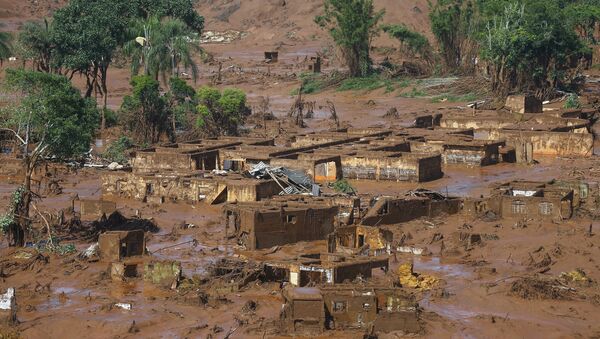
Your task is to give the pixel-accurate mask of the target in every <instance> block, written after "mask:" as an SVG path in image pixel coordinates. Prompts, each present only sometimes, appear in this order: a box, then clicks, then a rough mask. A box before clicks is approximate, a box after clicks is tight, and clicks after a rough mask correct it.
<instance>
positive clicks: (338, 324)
mask: <svg viewBox="0 0 600 339" xmlns="http://www.w3.org/2000/svg"><path fill="white" fill-rule="evenodd" d="M282 294H283V298H284V302H285V304H284V306H283V309H282V317H281V318H282V321H283V322H282V325H283V326H284V329H285V330H286V331H287V332H292V333H293V332H295V333H301V332H322V331H324V330H351V329H361V330H368V331H371V330H372V331H376V332H386V333H387V332H392V331H403V332H406V333H416V332H419V331H420V329H421V325H420V324H419V312H418V303H417V301H416V298H415V296H414V295H412V294H410V293H408V292H406V291H404V290H402V289H401V288H395V287H385V286H373V285H367V286H356V285H336V286H335V287H327V286H322V287H312V288H307V287H295V288H286V289H284V290H283V292H282Z"/></svg>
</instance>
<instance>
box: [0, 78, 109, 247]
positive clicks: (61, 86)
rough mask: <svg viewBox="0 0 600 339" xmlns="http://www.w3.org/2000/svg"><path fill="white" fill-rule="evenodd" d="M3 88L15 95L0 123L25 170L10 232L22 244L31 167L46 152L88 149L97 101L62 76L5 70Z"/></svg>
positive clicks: (79, 152)
mask: <svg viewBox="0 0 600 339" xmlns="http://www.w3.org/2000/svg"><path fill="white" fill-rule="evenodd" d="M6 89H7V90H8V91H10V92H12V93H13V94H14V96H13V97H14V102H11V104H10V105H9V106H8V107H5V108H3V110H2V111H1V113H2V119H0V124H2V129H3V130H4V131H7V132H10V133H12V134H13V135H14V136H15V139H16V140H17V141H18V142H19V143H20V145H21V148H22V154H23V167H24V170H25V181H24V183H23V188H22V190H23V191H22V194H20V195H19V201H18V204H17V206H16V208H15V209H14V215H13V218H12V221H13V222H12V223H10V225H9V226H10V227H9V233H10V235H11V237H12V242H11V244H13V245H17V246H22V245H23V244H24V240H25V234H26V230H27V228H28V225H29V220H30V219H29V207H30V204H31V201H32V198H33V196H32V193H31V177H32V174H33V171H34V170H35V168H36V167H37V166H38V165H39V164H40V162H42V161H44V159H46V158H47V157H49V156H54V157H57V158H59V159H65V158H71V157H77V156H81V155H83V154H85V153H86V152H88V150H89V147H90V143H91V141H92V137H93V134H94V130H95V129H96V128H97V126H98V111H97V109H96V104H95V102H93V101H92V100H89V99H85V98H82V96H81V93H80V92H79V90H77V89H76V88H74V87H73V86H72V84H71V82H70V81H69V80H68V79H67V78H65V77H63V76H60V75H54V74H48V73H43V72H35V71H27V70H23V69H8V70H7V71H6Z"/></svg>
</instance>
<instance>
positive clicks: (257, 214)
mask: <svg viewBox="0 0 600 339" xmlns="http://www.w3.org/2000/svg"><path fill="white" fill-rule="evenodd" d="M337 214H338V207H337V206H333V207H322V208H318V207H315V208H306V209H287V210H286V209H285V208H284V209H276V208H274V209H273V210H251V209H243V210H241V211H240V232H239V233H238V234H242V233H247V235H244V236H243V237H244V238H246V239H247V240H245V245H246V248H248V249H261V248H269V247H272V246H276V245H285V244H292V243H296V242H299V241H313V240H324V239H326V237H327V235H328V234H329V233H331V232H333V221H334V218H335V216H336V215H337Z"/></svg>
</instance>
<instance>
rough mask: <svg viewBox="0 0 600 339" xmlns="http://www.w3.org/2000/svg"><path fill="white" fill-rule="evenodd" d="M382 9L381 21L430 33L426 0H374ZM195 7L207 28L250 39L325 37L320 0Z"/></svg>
mask: <svg viewBox="0 0 600 339" xmlns="http://www.w3.org/2000/svg"><path fill="white" fill-rule="evenodd" d="M375 5H376V8H377V10H379V9H385V11H386V14H385V16H384V19H383V22H384V23H404V24H406V25H407V26H408V27H410V28H412V29H414V30H416V31H418V32H421V33H424V34H426V35H427V36H429V37H431V33H430V30H429V20H428V4H427V1H426V0H408V1H397V0H375ZM198 11H199V12H200V13H201V14H202V15H204V16H205V18H206V29H207V30H220V31H222V30H228V29H233V30H240V31H245V32H247V33H248V37H247V40H250V41H253V42H257V43H258V42H262V43H265V44H268V43H273V44H276V43H279V42H286V43H289V42H303V41H311V40H321V39H323V38H327V37H328V36H327V32H325V31H324V30H322V29H320V28H319V27H318V26H317V25H316V24H315V23H314V17H315V16H316V15H319V14H320V13H322V11H323V1H322V0H305V1H290V0H243V1H242V0H200V1H199V2H198Z"/></svg>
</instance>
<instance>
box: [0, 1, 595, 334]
mask: <svg viewBox="0 0 600 339" xmlns="http://www.w3.org/2000/svg"><path fill="white" fill-rule="evenodd" d="M266 2H268V3H269V4H268V6H267V7H266V9H265V8H261V7H262V5H263V4H264V3H266ZM282 2H283V3H286V6H285V7H286V8H283V9H278V7H277V6H278V4H279V6H280V4H281V3H282ZM319 2H320V1H316V0H310V1H302V2H301V1H258V0H252V1H242V2H241V7H240V8H239V9H236V10H235V11H234V12H233V13H232V14H231V15H230V16H229V18H227V20H223V18H222V14H223V13H224V11H226V10H227V8H226V7H227V4H228V3H231V2H230V1H200V5H199V6H200V7H199V8H200V10H201V13H203V14H204V13H207V25H206V28H207V29H208V30H214V31H224V30H227V29H234V30H239V31H246V32H249V35H248V37H247V38H244V39H242V40H239V41H234V42H233V43H230V44H207V45H205V46H204V48H205V49H206V50H207V51H208V52H209V53H211V54H212V55H214V57H215V60H216V62H214V63H212V64H207V65H203V66H202V74H201V78H200V79H199V81H198V83H197V84H196V85H195V86H199V85H202V84H209V83H211V80H210V78H211V77H213V76H214V75H215V74H217V72H218V69H219V66H218V63H217V62H218V61H220V62H221V63H222V69H223V70H225V71H224V73H223V80H222V83H221V84H218V86H220V87H228V86H236V87H239V88H242V89H244V90H245V91H247V92H248V96H249V100H250V101H251V103H252V104H256V103H257V102H258V100H259V97H269V99H270V103H271V110H272V111H273V112H274V114H275V115H276V116H277V117H280V118H284V117H285V115H286V113H287V111H288V110H289V108H290V106H291V105H292V103H293V102H294V100H295V97H294V96H292V95H291V94H290V93H291V92H292V91H293V90H294V89H296V88H298V86H299V81H298V79H297V75H298V74H300V73H301V72H303V71H304V70H305V65H303V64H302V60H303V59H304V58H305V57H307V56H308V57H310V56H313V55H314V54H315V53H316V52H318V51H322V50H323V49H324V48H326V47H327V46H329V45H330V44H331V42H330V41H329V40H328V38H327V37H326V33H325V32H323V31H321V30H319V29H318V28H316V27H314V25H312V24H311V23H312V18H313V16H314V13H316V12H317V9H318V8H319ZM59 3H60V2H59ZM54 4H55V2H52V1H39V2H38V1H23V2H21V1H12V0H1V1H0V18H1V20H2V22H3V23H4V24H5V26H4V27H2V29H4V30H10V31H15V30H17V29H18V27H19V25H20V24H21V23H22V22H24V21H26V20H28V19H31V18H40V17H43V16H46V15H48V13H49V12H50V11H51V10H52V8H55V5H54ZM376 4H377V6H379V7H386V8H387V9H388V15H387V16H386V17H387V18H389V20H390V21H393V20H395V21H401V22H406V23H408V24H409V26H411V27H414V28H417V29H419V30H421V31H422V32H424V33H426V34H430V33H429V32H428V29H427V27H426V24H425V22H426V20H427V6H426V4H425V2H424V1H402V2H401V4H398V2H397V1H395V0H386V1H383V0H382V1H376ZM58 5H60V4H57V5H56V6H58ZM415 7H417V9H415ZM219 17H221V19H220V18H219ZM386 43H387V44H391V43H390V42H389V41H387V42H386V40H385V38H382V39H380V40H377V42H376V44H378V45H380V46H384V45H385V44H386ZM277 46H280V47H281V48H280V49H279V53H280V62H279V63H277V64H274V65H267V64H265V63H264V62H263V60H262V55H263V52H264V51H266V50H270V49H273V48H275V47H277ZM376 58H382V56H381V55H376ZM6 67H11V65H10V64H7V63H5V65H4V66H3V68H6ZM339 67H340V66H339V63H338V62H335V61H333V60H332V61H331V62H330V63H328V64H326V65H325V68H324V71H325V72H328V71H331V70H333V69H336V68H339ZM3 68H0V71H2V73H3ZM240 69H241V70H240ZM1 77H2V76H0V78H1ZM75 79H76V83H77V84H78V85H82V84H83V82H82V79H77V77H76V78H75ZM109 79H110V84H109V90H110V94H109V100H108V102H109V107H110V108H112V109H118V107H119V106H120V104H121V102H122V98H123V96H124V95H127V94H128V93H129V84H128V83H129V79H130V72H129V70H128V69H127V68H121V69H118V68H114V67H113V68H111V70H110V72H109ZM398 94H399V93H398V92H394V93H385V91H384V90H383V89H379V90H376V91H371V92H338V91H335V90H327V91H324V92H321V93H318V94H311V95H308V96H307V100H311V101H316V102H317V104H316V107H317V110H316V111H315V118H314V119H310V120H307V121H306V123H307V125H308V127H307V128H305V129H301V130H299V131H301V132H308V131H314V130H325V129H328V128H330V127H331V124H332V122H331V121H330V120H329V119H328V114H329V112H328V111H327V108H326V107H327V106H326V100H331V101H333V102H334V103H335V105H336V108H337V112H338V115H339V118H340V120H341V121H343V122H347V123H350V124H351V125H352V126H354V127H368V126H374V125H384V124H385V125H387V124H390V120H389V119H386V118H384V117H383V116H384V114H385V113H386V112H387V111H388V110H389V108H390V107H396V108H397V110H398V118H397V119H395V120H394V121H393V124H394V125H396V126H407V125H410V124H411V123H412V121H413V120H414V118H415V117H416V115H417V114H419V113H422V112H424V111H436V110H443V109H445V108H449V107H454V106H460V105H464V103H432V102H431V100H430V99H429V98H404V97H400V96H398ZM297 132H298V130H297ZM536 160H537V161H538V163H536V164H534V165H516V164H498V165H494V166H488V167H483V168H468V169H465V168H455V167H452V166H447V167H445V168H444V173H445V176H444V178H442V179H440V180H436V181H433V182H430V183H424V184H409V183H395V182H385V181H382V182H374V181H351V184H352V185H353V186H354V187H356V188H357V190H358V191H359V192H360V193H361V194H369V195H386V194H387V195H396V194H399V193H401V192H404V191H407V190H411V189H415V188H417V187H424V188H428V189H433V190H437V191H439V192H441V193H447V194H448V195H457V196H463V197H468V196H470V197H478V196H480V195H485V194H487V193H489V188H490V186H491V185H492V184H497V183H502V182H507V181H510V180H515V179H523V180H537V181H547V180H550V179H553V178H563V179H572V178H580V179H585V180H586V181H588V182H589V183H590V184H591V185H595V186H597V185H598V184H597V183H598V182H600V181H599V178H600V172H598V171H597V170H596V169H597V168H598V166H599V165H600V161H598V159H597V158H596V157H593V158H590V159H567V158H556V157H552V158H539V159H536ZM100 171H101V170H94V169H83V170H79V171H77V173H72V174H67V175H64V176H62V177H61V178H60V179H61V186H62V188H63V191H62V194H60V195H57V196H53V197H45V198H43V199H42V200H41V201H39V202H38V203H37V204H38V208H40V209H41V210H45V211H51V212H54V213H57V212H58V211H60V210H61V209H63V208H65V207H67V206H69V205H70V203H71V199H72V198H73V197H74V196H75V195H77V196H78V197H79V198H96V199H98V198H100V197H101V189H100V176H99V174H100ZM16 187H17V185H16V184H15V183H14V182H9V181H8V180H2V179H0V210H2V211H3V210H4V209H5V208H6V207H7V206H8V203H9V202H8V200H9V196H10V194H11V192H12V191H13V190H14V189H15V188H16ZM116 203H117V207H118V209H119V211H120V212H122V213H123V214H124V215H130V216H131V215H136V214H137V215H141V216H142V217H145V218H152V220H153V221H154V222H155V223H156V224H157V225H159V226H160V228H161V230H160V232H159V233H157V234H152V235H149V237H148V239H147V247H148V250H149V251H150V252H151V253H153V255H154V256H156V257H157V258H159V259H169V260H178V261H180V262H181V263H182V266H183V273H184V275H185V276H187V277H192V276H194V275H202V274H205V273H206V270H207V267H208V266H209V265H210V264H211V263H214V262H216V261H217V260H219V259H221V258H230V257H236V258H247V257H252V258H255V259H276V258H278V257H280V256H283V255H285V254H293V253H302V252H318V251H325V250H326V245H325V243H324V242H315V243H300V244H295V245H286V246H282V247H281V249H279V251H277V252H276V253H269V251H256V252H254V253H248V252H245V251H242V250H241V249H239V247H238V246H237V245H236V244H235V240H228V239H226V238H225V236H224V235H225V221H224V219H223V216H222V212H221V207H220V206H206V205H203V204H198V205H194V206H192V205H186V204H171V203H166V204H163V205H160V206H152V205H149V204H146V203H142V202H139V201H132V200H116ZM182 224H192V225H194V227H192V228H187V229H182V228H181V227H180V225H182ZM590 224H591V225H593V227H592V229H593V230H595V231H594V232H595V233H597V234H595V235H594V234H592V235H590V234H589V229H590ZM388 229H390V230H392V231H393V232H394V235H395V237H394V238H395V239H398V238H400V237H401V236H402V235H408V234H409V235H410V236H409V237H408V239H409V240H407V242H406V244H407V245H411V246H415V247H426V248H427V249H428V250H430V251H431V253H432V254H431V255H430V256H414V255H409V254H398V255H397V256H396V258H395V259H392V265H391V271H395V270H396V268H397V267H398V265H399V264H400V263H403V262H406V261H413V262H414V268H415V271H417V272H420V273H426V274H431V275H434V276H435V277H438V278H440V279H442V280H443V281H444V284H443V285H442V286H441V287H440V288H437V289H435V290H432V291H428V292H423V293H422V295H421V296H420V301H419V302H420V306H421V307H422V308H423V311H424V313H423V318H424V322H425V329H424V332H423V333H422V334H419V335H418V336H419V337H428V338H506V337H509V338H512V337H523V338H590V337H598V336H600V312H598V310H599V307H600V306H599V305H600V290H599V289H598V285H597V283H596V282H598V281H600V267H599V266H598V265H599V263H598V262H597V261H598V260H599V259H598V258H600V247H599V246H600V241H599V239H600V238H599V237H600V234H598V233H600V223H598V222H596V221H594V220H592V219H591V218H590V217H589V216H586V215H582V216H576V217H575V218H573V219H572V220H569V221H565V222H562V223H554V222H542V221H540V220H529V219H528V220H525V221H524V222H518V223H517V222H515V221H509V220H498V221H484V220H478V219H475V220H474V219H469V218H466V217H464V216H460V215H458V216H450V217H445V218H438V219H435V220H431V221H423V220H416V221H413V222H410V223H406V224H402V225H397V226H389V227H388ZM461 231H468V232H476V233H480V234H488V235H494V236H490V237H488V239H489V240H484V241H483V243H482V244H481V245H480V246H476V247H474V248H472V249H469V250H465V249H461V248H452V247H450V248H444V249H442V248H443V247H447V244H450V243H451V242H449V241H448V239H451V238H452V235H453V234H455V233H456V232H461ZM435 234H441V236H442V237H443V239H445V240H442V241H434V242H432V238H434V235H435ZM438 237H439V236H438ZM194 240H195V241H194ZM442 242H443V243H444V245H442ZM90 244H91V243H89V242H82V241H79V242H76V243H75V245H76V248H77V250H78V251H82V250H84V249H85V248H87V247H88V246H89V245H90ZM21 251H23V250H14V249H9V248H7V245H6V241H4V240H3V242H2V246H1V248H0V261H1V265H2V267H17V271H16V272H14V274H10V273H7V272H8V271H0V272H2V278H1V280H0V290H1V291H4V290H5V289H6V288H8V287H15V288H16V291H17V301H18V305H19V309H18V320H19V324H18V326H17V329H18V331H19V332H20V334H21V336H22V337H24V338H56V337H66V338H71V337H79V336H82V335H83V336H85V337H86V338H107V337H114V338H127V337H139V336H142V337H148V338H172V337H181V338H200V337H201V338H207V337H211V338H224V337H226V336H227V335H228V334H229V337H230V338H245V337H248V338H263V337H279V335H278V334H277V332H275V333H274V332H273V331H272V330H269V331H267V330H266V329H268V328H269V327H268V326H267V325H265V324H267V323H269V322H272V321H273V320H276V319H278V317H279V311H280V309H281V304H282V298H281V295H280V286H279V284H275V283H252V284H251V285H249V286H246V287H245V289H243V290H241V291H238V292H234V293H230V294H228V295H226V296H225V299H224V300H223V302H222V303H220V304H218V305H216V306H214V305H213V306H209V305H204V304H203V303H201V302H199V301H198V300H185V298H183V300H182V298H181V297H180V296H178V295H177V293H176V292H174V291H165V290H161V289H158V288H154V287H151V286H150V285H149V284H144V283H143V282H142V281H141V280H135V281H128V282H114V281H112V280H111V279H110V276H109V275H108V274H107V264H106V263H102V262H87V261H84V260H81V259H79V258H78V257H77V254H71V255H67V256H58V255H56V254H49V255H48V260H47V262H45V261H44V260H37V261H36V262H35V263H34V264H32V265H29V266H27V267H23V268H22V269H19V268H18V267H21V266H18V265H16V266H15V265H13V264H14V263H20V262H21V261H22V259H18V258H19V257H22V255H20V253H21ZM545 254H547V255H548V256H549V257H550V259H551V260H550V263H548V265H545V266H542V267H536V264H538V263H540V262H541V261H542V260H543V259H540V258H545ZM15 257H17V258H15ZM575 269H581V270H583V271H584V272H585V273H586V274H587V276H588V277H589V278H590V279H591V280H592V281H593V282H594V283H593V284H591V285H589V286H577V287H572V288H573V289H574V291H573V296H571V297H570V298H565V299H561V300H556V299H523V298H521V297H519V296H515V295H514V294H511V287H512V284H513V283H514V282H515V281H516V280H517V279H519V278H521V277H523V276H526V275H529V274H530V273H532V271H536V270H539V271H540V272H541V271H543V273H540V275H543V276H544V277H547V278H556V277H558V276H560V274H561V273H563V272H570V271H573V270H575ZM249 301H255V302H256V303H257V307H256V310H255V311H253V312H247V311H245V310H244V305H246V303H247V302H249ZM116 303H130V304H131V305H132V308H131V310H125V309H121V308H118V307H116V306H115V304H116ZM265 328H266V329H265ZM401 336H402V334H398V336H393V335H390V336H388V337H390V338H393V337H401ZM321 337H323V338H325V337H334V338H362V333H357V332H342V331H333V332H328V333H326V334H324V335H322V336H321Z"/></svg>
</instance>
